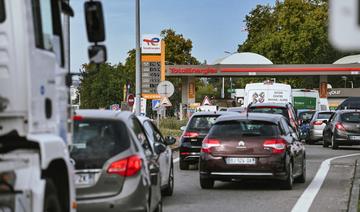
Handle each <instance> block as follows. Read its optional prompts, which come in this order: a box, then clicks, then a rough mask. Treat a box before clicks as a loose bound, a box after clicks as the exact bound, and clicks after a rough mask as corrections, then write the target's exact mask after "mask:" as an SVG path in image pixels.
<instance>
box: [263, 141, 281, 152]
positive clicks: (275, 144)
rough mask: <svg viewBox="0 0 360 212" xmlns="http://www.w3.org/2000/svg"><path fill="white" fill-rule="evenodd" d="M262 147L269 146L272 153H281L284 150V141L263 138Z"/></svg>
mask: <svg viewBox="0 0 360 212" xmlns="http://www.w3.org/2000/svg"><path fill="white" fill-rule="evenodd" d="M263 146H264V148H271V149H272V153H274V154H281V153H283V152H285V150H286V141H285V140H284V139H269V140H265V141H264V144H263Z"/></svg>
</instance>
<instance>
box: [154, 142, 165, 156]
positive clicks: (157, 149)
mask: <svg viewBox="0 0 360 212" xmlns="http://www.w3.org/2000/svg"><path fill="white" fill-rule="evenodd" d="M154 150H155V153H156V154H157V155H160V154H161V153H163V152H165V150H166V146H165V145H164V144H162V143H159V142H156V143H155V144H154Z"/></svg>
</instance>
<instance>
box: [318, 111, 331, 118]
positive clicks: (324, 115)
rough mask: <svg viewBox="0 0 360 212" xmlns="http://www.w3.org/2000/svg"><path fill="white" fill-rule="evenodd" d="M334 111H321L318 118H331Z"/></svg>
mask: <svg viewBox="0 0 360 212" xmlns="http://www.w3.org/2000/svg"><path fill="white" fill-rule="evenodd" d="M332 114H333V113H331V112H329V113H319V114H318V116H317V119H329V118H330V116H331V115H332Z"/></svg>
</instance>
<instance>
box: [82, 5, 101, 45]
mask: <svg viewBox="0 0 360 212" xmlns="http://www.w3.org/2000/svg"><path fill="white" fill-rule="evenodd" d="M84 9H85V20H86V31H87V37H88V40H89V42H92V43H97V42H103V41H105V26H104V16H103V9H102V5H101V2H99V1H90V2H85V4H84Z"/></svg>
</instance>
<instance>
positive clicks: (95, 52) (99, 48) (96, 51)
mask: <svg viewBox="0 0 360 212" xmlns="http://www.w3.org/2000/svg"><path fill="white" fill-rule="evenodd" d="M88 54H89V60H90V63H95V64H101V63H104V62H105V61H106V59H107V54H106V47H105V46H104V45H94V46H90V47H89V49H88Z"/></svg>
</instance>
